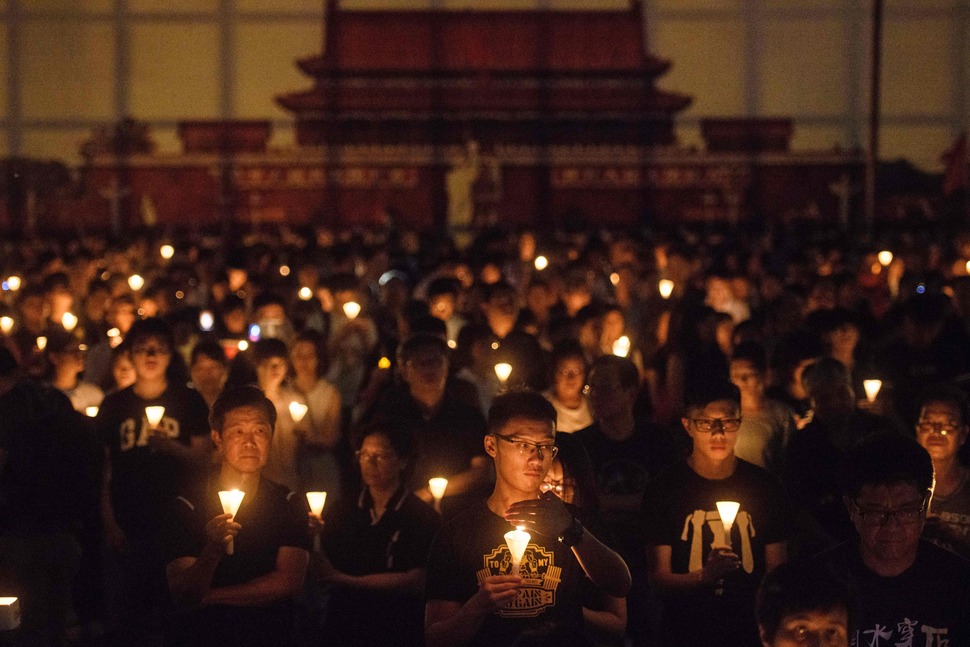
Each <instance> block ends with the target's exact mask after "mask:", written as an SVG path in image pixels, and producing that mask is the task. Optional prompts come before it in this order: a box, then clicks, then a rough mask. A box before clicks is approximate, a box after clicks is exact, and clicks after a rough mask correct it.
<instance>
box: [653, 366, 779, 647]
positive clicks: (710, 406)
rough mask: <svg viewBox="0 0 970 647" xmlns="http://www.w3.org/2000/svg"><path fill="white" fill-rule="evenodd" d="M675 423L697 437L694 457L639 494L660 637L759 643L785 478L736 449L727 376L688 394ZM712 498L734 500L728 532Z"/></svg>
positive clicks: (737, 419)
mask: <svg viewBox="0 0 970 647" xmlns="http://www.w3.org/2000/svg"><path fill="white" fill-rule="evenodd" d="M681 424H682V425H683V427H684V430H685V431H686V432H687V435H688V436H689V437H690V439H691V440H692V441H693V448H692V449H691V453H690V455H689V456H688V457H687V460H686V461H682V462H678V463H676V464H674V465H673V466H671V467H670V468H669V469H668V470H666V471H665V472H664V473H663V474H661V475H660V476H659V477H658V478H657V479H656V480H654V481H653V482H652V483H651V484H650V486H648V488H647V491H646V492H645V494H644V497H643V510H642V511H643V517H642V519H643V530H644V534H645V538H646V544H647V555H648V559H649V561H650V563H649V571H650V578H651V581H652V583H653V585H654V587H655V588H656V589H657V591H658V593H659V594H660V595H661V597H662V599H663V602H664V608H663V612H662V615H661V643H660V644H663V645H665V647H678V646H684V647H693V646H696V645H705V646H707V647H717V646H734V645H737V646H738V647H741V646H745V647H746V646H748V645H756V644H758V642H759V638H758V626H757V623H756V622H755V617H754V613H753V609H754V599H755V592H756V590H757V588H758V584H759V583H760V581H761V578H762V576H763V575H764V574H765V573H767V572H768V571H770V570H771V569H772V568H774V567H775V566H777V565H779V564H781V563H783V562H784V561H785V560H786V558H787V544H786V542H787V539H788V535H789V532H790V531H789V526H790V520H789V516H788V505H787V503H786V501H785V497H784V494H783V490H782V487H781V483H780V482H779V481H778V479H777V478H776V477H774V476H773V475H771V474H770V473H768V472H767V471H766V470H764V469H762V468H760V467H757V466H755V465H752V464H751V463H748V462H746V461H744V460H741V459H739V458H738V457H737V456H735V454H734V445H735V444H736V443H737V440H738V430H739V428H740V426H741V396H740V392H739V390H738V387H736V386H735V385H733V384H731V383H730V382H727V381H726V380H725V381H722V382H717V381H714V382H711V383H709V384H707V385H706V386H705V388H703V389H697V390H695V391H693V392H688V394H687V407H686V411H685V412H684V416H683V418H681ZM718 501H733V502H737V503H739V504H740V507H739V509H738V511H737V516H736V518H735V520H734V523H733V525H732V526H731V530H730V536H726V534H725V527H724V523H723V521H722V519H721V517H720V513H719V510H718V506H717V502H718Z"/></svg>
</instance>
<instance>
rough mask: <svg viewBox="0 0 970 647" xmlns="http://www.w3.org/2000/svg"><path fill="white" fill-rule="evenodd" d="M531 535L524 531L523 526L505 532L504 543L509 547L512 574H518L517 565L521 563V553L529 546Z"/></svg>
mask: <svg viewBox="0 0 970 647" xmlns="http://www.w3.org/2000/svg"><path fill="white" fill-rule="evenodd" d="M531 539H532V535H530V534H529V533H527V532H526V531H525V527H524V526H518V527H516V529H515V530H510V531H508V532H507V533H505V543H506V544H507V545H508V547H509V554H511V555H512V573H511V574H512V575H516V576H517V575H518V574H519V566H520V565H521V564H522V555H524V554H525V549H526V548H527V547H528V546H529V540H531Z"/></svg>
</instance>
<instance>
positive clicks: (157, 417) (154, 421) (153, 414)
mask: <svg viewBox="0 0 970 647" xmlns="http://www.w3.org/2000/svg"><path fill="white" fill-rule="evenodd" d="M164 415H165V407H162V406H157V405H156V406H154V407H145V417H146V418H148V425H149V426H150V427H151V428H152V429H157V428H158V423H160V422H161V421H162V417H163V416H164Z"/></svg>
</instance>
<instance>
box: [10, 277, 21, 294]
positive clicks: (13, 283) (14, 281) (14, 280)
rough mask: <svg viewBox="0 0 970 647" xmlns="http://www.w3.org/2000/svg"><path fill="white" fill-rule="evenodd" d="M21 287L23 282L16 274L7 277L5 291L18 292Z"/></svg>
mask: <svg viewBox="0 0 970 647" xmlns="http://www.w3.org/2000/svg"><path fill="white" fill-rule="evenodd" d="M21 285H23V281H22V280H21V279H20V277H19V276H17V275H16V274H15V275H13V276H8V277H7V289H8V290H10V291H11V292H16V291H17V290H19V289H20V286H21Z"/></svg>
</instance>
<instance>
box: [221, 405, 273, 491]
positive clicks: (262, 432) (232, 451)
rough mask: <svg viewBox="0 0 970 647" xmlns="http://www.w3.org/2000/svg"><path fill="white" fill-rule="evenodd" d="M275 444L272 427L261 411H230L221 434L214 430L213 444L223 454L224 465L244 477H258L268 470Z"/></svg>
mask: <svg viewBox="0 0 970 647" xmlns="http://www.w3.org/2000/svg"><path fill="white" fill-rule="evenodd" d="M272 440H273V427H272V426H271V425H270V421H269V418H268V417H267V416H266V413H265V412H264V411H263V410H262V409H260V408H259V407H253V406H243V407H238V408H236V409H232V410H230V411H229V412H228V413H227V414H226V419H225V420H224V421H223V424H222V433H219V432H218V431H215V430H213V431H212V442H213V443H215V446H216V449H218V450H221V452H222V461H223V465H225V466H228V467H229V468H231V469H232V470H234V471H235V472H237V473H239V474H243V475H248V474H257V473H258V472H259V471H260V470H262V469H263V467H265V466H266V460H267V459H268V458H269V448H270V444H271V443H272Z"/></svg>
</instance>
